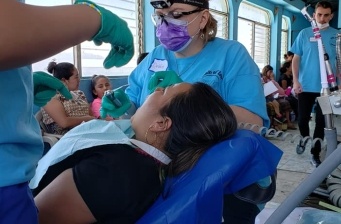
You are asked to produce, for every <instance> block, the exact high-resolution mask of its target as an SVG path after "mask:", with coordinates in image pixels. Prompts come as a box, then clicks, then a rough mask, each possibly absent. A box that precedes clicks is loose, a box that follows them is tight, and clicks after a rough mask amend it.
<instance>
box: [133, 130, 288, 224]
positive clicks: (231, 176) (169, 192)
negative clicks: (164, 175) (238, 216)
mask: <svg viewBox="0 0 341 224" xmlns="http://www.w3.org/2000/svg"><path fill="white" fill-rule="evenodd" d="M282 153H283V152H282V151H281V150H280V149H278V148H277V147H276V146H275V145H273V144H272V143H270V142H269V141H268V140H266V139H265V138H263V137H262V136H260V135H258V134H255V133H253V132H252V131H248V130H238V131H237V133H236V134H235V135H234V136H233V137H232V138H230V139H229V140H226V141H223V142H221V143H219V144H217V145H215V146H213V147H212V148H211V149H210V150H208V151H207V152H206V153H205V154H204V155H203V156H202V157H201V158H200V160H199V161H198V163H197V164H196V165H195V166H194V167H193V169H192V170H190V171H188V172H185V173H183V174H181V175H179V176H177V177H175V178H169V179H167V180H166V183H165V188H164V192H163V193H162V195H160V196H159V198H158V199H157V201H156V202H155V203H154V205H153V206H152V207H151V208H150V209H149V210H148V211H147V212H146V214H145V215H144V216H143V217H142V218H141V219H140V220H139V221H138V223H140V224H141V223H148V224H150V223H221V220H222V211H223V194H231V193H235V192H237V191H239V190H241V189H242V188H244V187H246V186H248V185H250V184H252V183H255V182H257V181H258V180H260V179H262V178H264V177H267V176H270V175H272V174H274V173H275V171H276V167H277V165H278V162H279V161H280V158H281V156H282ZM225 221H227V223H228V220H225Z"/></svg>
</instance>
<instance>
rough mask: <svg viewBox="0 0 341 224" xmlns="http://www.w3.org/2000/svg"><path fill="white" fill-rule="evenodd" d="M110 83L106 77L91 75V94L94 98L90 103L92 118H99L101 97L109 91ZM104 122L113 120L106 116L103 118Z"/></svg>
mask: <svg viewBox="0 0 341 224" xmlns="http://www.w3.org/2000/svg"><path fill="white" fill-rule="evenodd" d="M111 89H112V88H111V83H110V80H109V79H108V77H106V76H105V75H93V76H92V79H91V93H92V96H93V98H94V101H92V103H91V112H92V114H93V116H95V117H96V118H101V116H100V109H101V105H102V97H103V95H104V92H105V91H107V90H111ZM103 119H106V120H113V118H112V117H110V116H107V117H106V118H103Z"/></svg>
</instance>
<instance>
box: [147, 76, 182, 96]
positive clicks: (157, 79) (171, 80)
mask: <svg viewBox="0 0 341 224" xmlns="http://www.w3.org/2000/svg"><path fill="white" fill-rule="evenodd" d="M181 82H183V81H182V79H181V78H180V77H179V76H178V74H176V73H175V72H174V71H160V72H155V73H154V74H153V75H152V77H151V78H150V80H149V83H148V89H149V91H150V93H153V92H154V91H155V89H156V88H158V87H162V88H166V87H167V86H171V85H174V84H176V83H181Z"/></svg>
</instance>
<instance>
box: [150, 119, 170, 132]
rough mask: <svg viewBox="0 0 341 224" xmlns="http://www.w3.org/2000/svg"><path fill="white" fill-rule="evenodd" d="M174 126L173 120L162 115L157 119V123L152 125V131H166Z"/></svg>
mask: <svg viewBox="0 0 341 224" xmlns="http://www.w3.org/2000/svg"><path fill="white" fill-rule="evenodd" d="M171 127H172V120H171V119H170V118H169V117H160V118H158V119H157V120H155V123H154V124H153V125H152V127H151V131H154V132H164V131H168V130H169V129H170V128H171Z"/></svg>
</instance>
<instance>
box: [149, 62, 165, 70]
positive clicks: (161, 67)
mask: <svg viewBox="0 0 341 224" xmlns="http://www.w3.org/2000/svg"><path fill="white" fill-rule="evenodd" d="M167 68H168V61H167V60H159V59H154V61H153V63H152V64H151V66H150V67H149V71H152V72H159V71H166V70H167Z"/></svg>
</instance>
